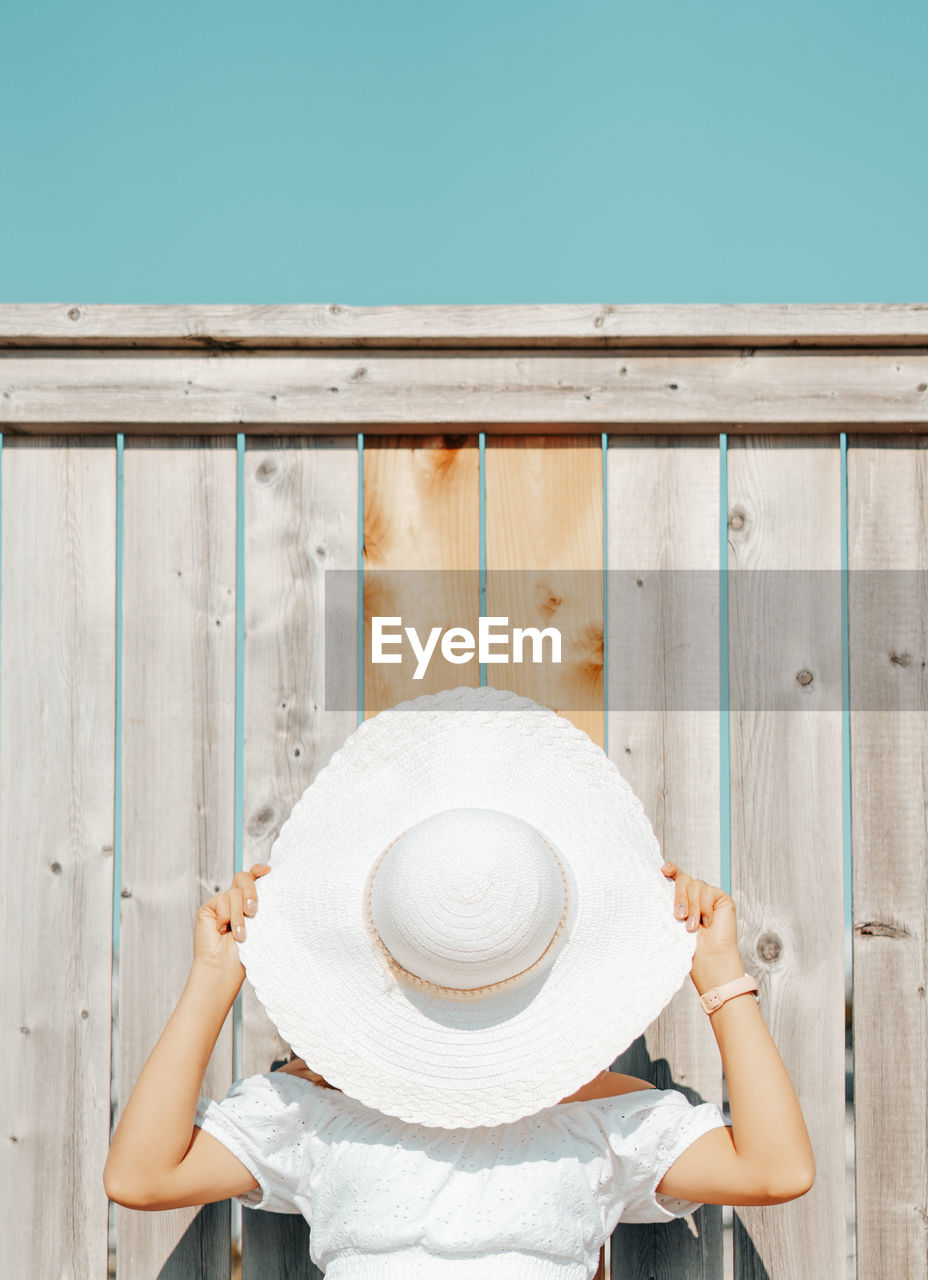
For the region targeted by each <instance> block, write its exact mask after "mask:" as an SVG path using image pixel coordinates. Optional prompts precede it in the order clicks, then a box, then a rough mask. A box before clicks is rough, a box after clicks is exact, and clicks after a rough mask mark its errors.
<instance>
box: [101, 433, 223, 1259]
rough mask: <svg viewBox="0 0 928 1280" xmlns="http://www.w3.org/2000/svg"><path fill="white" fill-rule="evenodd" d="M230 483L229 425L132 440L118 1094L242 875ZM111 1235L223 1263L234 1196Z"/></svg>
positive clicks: (152, 1249)
mask: <svg viewBox="0 0 928 1280" xmlns="http://www.w3.org/2000/svg"><path fill="white" fill-rule="evenodd" d="M235 494H236V458H235V441H234V439H232V440H230V439H228V438H225V439H222V438H220V439H212V440H211V439H209V438H205V439H199V438H198V439H196V440H185V439H179V440H178V439H169V440H165V439H161V440H159V439H156V438H149V437H137V436H133V437H131V438H130V439H129V440H127V442H126V449H125V502H124V525H125V554H124V568H125V575H124V577H125V585H124V606H123V618H124V629H123V637H124V665H123V708H124V712H123V825H122V833H123V848H122V883H123V888H122V903H121V906H122V911H121V926H120V928H121V938H120V997H119V1009H120V1025H119V1098H120V1108H122V1107H124V1106H125V1103H126V1101H127V1099H128V1096H129V1093H130V1092H131V1090H132V1087H133V1085H134V1084H135V1081H136V1080H137V1079H138V1075H139V1072H140V1071H141V1069H142V1067H143V1065H144V1063H145V1060H146V1058H147V1057H148V1055H149V1053H150V1052H151V1050H152V1048H153V1046H154V1044H155V1041H156V1040H157V1038H158V1036H159V1035H160V1033H161V1030H162V1028H163V1027H164V1024H165V1023H166V1021H167V1019H168V1017H169V1016H170V1013H171V1010H172V1009H173V1007H174V1005H175V1004H176V1002H177V999H178V996H179V995H180V993H181V990H182V989H183V985H184V982H185V980H186V976H187V973H188V972H189V968H190V962H191V958H192V948H193V925H194V918H195V915H196V911H197V908H198V907H199V906H200V904H201V903H202V902H204V901H205V900H206V899H207V898H208V897H210V896H211V895H212V894H213V893H215V892H217V891H219V890H222V889H226V888H227V887H228V885H229V882H230V881H231V878H232V873H233V853H234V848H233V841H234V825H233V820H234V746H235V537H236V530H235V523H236V522H235ZM231 1023H232V1019H231V1017H230V1018H229V1019H228V1020H227V1021H226V1023H225V1025H224V1027H223V1029H222V1031H221V1033H220V1036H219V1040H218V1042H217V1045H216V1049H215V1051H214V1053H213V1056H212V1058H211V1059H210V1063H209V1066H208V1068H207V1072H206V1077H205V1080H204V1085H203V1092H204V1093H205V1094H208V1095H209V1096H212V1097H222V1096H224V1094H225V1092H226V1089H227V1087H228V1080H229V1074H230V1065H231V1052H232V1027H231ZM117 1236H118V1240H117V1265H118V1274H119V1280H152V1277H158V1278H159V1280H167V1278H170V1280H174V1278H175V1277H176V1278H177V1280H182V1278H184V1280H185V1278H186V1277H190V1276H198V1275H209V1276H210V1277H216V1280H220V1278H221V1277H223V1276H228V1275H229V1269H230V1251H229V1206H228V1202H220V1203H217V1204H210V1205H204V1206H203V1207H202V1208H199V1209H177V1210H171V1211H167V1212H161V1213H137V1212H134V1211H132V1210H126V1209H120V1210H119V1211H118V1221H117Z"/></svg>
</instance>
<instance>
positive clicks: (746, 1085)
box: [657, 863, 815, 1205]
mask: <svg viewBox="0 0 928 1280" xmlns="http://www.w3.org/2000/svg"><path fill="white" fill-rule="evenodd" d="M665 867H666V869H665V872H664V874H665V875H668V876H670V877H672V878H673V879H674V881H675V882H676V893H675V901H676V904H677V906H680V905H682V904H685V905H686V910H685V911H684V912H683V917H688V921H689V922H693V921H695V927H696V928H698V929H699V936H698V941H697V946H696V953H695V955H694V957H693V965H692V969H691V972H690V977H691V978H692V981H693V985H694V986H695V987H696V990H697V991H698V992H699V994H700V995H704V994H705V992H706V991H708V990H710V989H711V988H712V987H716V986H720V985H722V984H723V983H725V982H729V981H731V980H732V979H733V978H740V977H741V976H742V975H743V973H744V965H743V964H742V961H741V956H740V954H739V951H738V944H737V928H736V924H735V907H734V903H733V902H732V900H731V898H730V897H729V896H728V894H726V893H723V892H722V890H721V889H719V888H717V887H715V886H714V885H707V884H706V883H705V882H704V881H702V880H695V879H694V878H693V877H692V876H688V875H686V874H685V873H683V872H681V871H680V870H679V868H677V866H676V864H675V863H667V864H665ZM677 914H678V915H679V912H678V913H677ZM683 917H681V927H682V919H683ZM701 921H702V923H700V922H701ZM709 1017H710V1021H711V1023H712V1030H713V1031H714V1032H715V1038H716V1042H717V1044H718V1046H719V1053H720V1056H721V1059H722V1068H723V1070H724V1072H725V1078H726V1080H727V1082H728V1102H729V1107H730V1109H731V1121H732V1122H731V1128H730V1129H729V1128H727V1127H726V1128H715V1129H712V1130H711V1131H710V1132H709V1133H704V1134H703V1135H702V1136H701V1137H699V1138H697V1139H696V1140H695V1141H694V1142H693V1143H691V1144H690V1146H689V1147H687V1148H686V1149H685V1150H684V1151H683V1153H682V1154H681V1155H680V1156H678V1157H677V1159H676V1160H675V1161H674V1163H673V1164H672V1165H671V1166H670V1168H669V1169H668V1170H667V1173H666V1174H665V1176H664V1177H663V1179H662V1180H661V1182H660V1183H659V1184H658V1187H657V1189H658V1191H660V1192H663V1193H664V1194H666V1195H669V1196H674V1197H676V1198H678V1199H681V1200H692V1201H697V1202H701V1203H705V1204H731V1205H739V1204H781V1203H782V1202H783V1201H785V1200H795V1199H796V1198H797V1197H798V1196H801V1195H805V1193H806V1192H807V1191H808V1190H810V1188H811V1187H812V1185H813V1182H814V1181H815V1158H814V1155H813V1152H812V1144H811V1142H810V1140H809V1134H808V1131H807V1130H806V1126H805V1121H804V1119H803V1115H802V1110H801V1108H800V1105H799V1099H798V1098H797V1097H796V1092H795V1090H794V1088H793V1085H792V1081H791V1080H790V1078H789V1073H788V1072H787V1070H786V1066H785V1064H784V1062H783V1059H782V1058H781V1057H780V1054H779V1052H778V1050H777V1047H776V1044H775V1043H774V1040H773V1037H772V1036H771V1034H770V1032H769V1031H768V1029H767V1025H766V1023H765V1022H764V1019H763V1015H762V1014H761V1011H760V1008H759V1007H758V1005H757V1003H756V1002H755V1001H754V999H753V998H752V997H751V996H750V995H740V996H736V997H734V998H733V999H731V1000H727V1001H726V1002H725V1003H724V1004H723V1005H720V1006H719V1008H718V1009H716V1010H715V1011H714V1012H713V1013H711V1014H710V1015H709Z"/></svg>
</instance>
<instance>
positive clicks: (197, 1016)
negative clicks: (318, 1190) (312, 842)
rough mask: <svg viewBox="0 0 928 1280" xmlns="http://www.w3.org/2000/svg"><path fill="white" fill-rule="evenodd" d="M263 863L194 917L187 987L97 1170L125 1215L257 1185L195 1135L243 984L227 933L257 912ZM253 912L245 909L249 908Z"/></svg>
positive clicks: (209, 1140)
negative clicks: (214, 1056)
mask: <svg viewBox="0 0 928 1280" xmlns="http://www.w3.org/2000/svg"><path fill="white" fill-rule="evenodd" d="M269 870H270V868H269V867H267V866H266V864H263V863H261V864H258V865H257V866H254V867H252V869H251V872H245V871H239V872H237V873H236V875H235V877H234V879H233V882H232V887H231V888H230V889H229V891H228V892H227V893H223V894H217V895H216V896H215V897H213V898H211V899H210V900H209V901H208V902H206V903H204V904H203V906H202V907H200V909H199V911H198V912H197V917H196V930H195V938H194V958H193V964H192V966H191V969H190V973H189V975H188V977H187V982H186V985H185V986H184V989H183V991H182V993H181V996H180V999H179V1000H178V1002H177V1005H176V1007H175V1009H174V1011H173V1013H172V1014H171V1016H170V1018H169V1019H168V1022H167V1025H166V1026H165V1028H164V1031H163V1032H162V1033H161V1036H160V1038H159V1039H158V1042H157V1044H156V1045H155V1047H154V1049H153V1050H152V1051H151V1054H150V1055H149V1058H148V1061H147V1062H146V1063H145V1066H144V1068H143V1070H142V1073H141V1075H140V1076H139V1078H138V1081H137V1082H136V1085H135V1088H134V1089H133V1090H132V1093H131V1095H130V1097H129V1101H128V1102H127V1103H126V1106H125V1108H124V1110H123V1113H122V1116H121V1117H120V1120H119V1124H118V1125H117V1127H116V1132H115V1133H114V1135H113V1140H112V1143H111V1145H110V1150H109V1155H108V1156H107V1159H106V1164H105V1166H104V1169H103V1187H104V1190H105V1191H106V1194H107V1196H108V1197H109V1199H110V1200H115V1201H116V1203H117V1204H122V1205H125V1206H126V1207H127V1208H131V1209H170V1208H176V1207H179V1206H181V1205H193V1204H209V1203H210V1202H211V1201H214V1200H225V1199H227V1198H228V1197H229V1196H233V1195H240V1194H242V1193H243V1192H245V1191H249V1190H251V1189H253V1188H254V1187H256V1186H257V1185H258V1184H257V1182H256V1181H255V1179H254V1177H253V1176H252V1175H251V1173H249V1171H248V1170H247V1169H246V1168H245V1166H244V1165H243V1164H242V1163H241V1161H240V1160H239V1159H238V1158H237V1157H236V1156H234V1155H233V1154H232V1153H231V1152H230V1151H229V1150H228V1149H227V1148H226V1147H225V1146H224V1145H223V1144H222V1143H221V1142H219V1141H217V1140H216V1139H215V1138H213V1137H212V1136H211V1135H210V1134H207V1133H204V1132H203V1131H202V1130H201V1129H198V1128H195V1127H194V1123H193V1121H194V1117H195V1115H196V1108H197V1102H198V1101H199V1098H200V1093H201V1090H202V1087H203V1078H204V1076H205V1074H206V1067H207V1064H208V1062H209V1059H210V1054H211V1053H212V1051H213V1049H214V1047H215V1045H216V1040H217V1039H218V1036H219V1032H220V1030H221V1028H222V1025H223V1023H224V1022H225V1020H226V1016H227V1015H228V1012H229V1010H230V1009H231V1008H232V1004H233V1002H234V1000H235V997H236V995H237V994H238V992H239V989H240V987H241V985H242V982H243V980H244V977H245V969H244V967H243V965H242V963H241V961H240V960H239V958H238V948H237V946H236V943H235V937H234V935H233V930H234V929H236V928H238V927H241V930H242V936H243V935H244V927H245V920H244V916H245V914H248V915H253V914H254V912H255V910H256V909H257V890H256V888H255V880H256V878H257V877H259V876H261V875H266V874H267V871H269ZM249 899H250V900H251V901H252V902H254V904H255V906H254V908H252V907H251V906H248V907H247V908H246V906H245V903H246V901H247V900H249Z"/></svg>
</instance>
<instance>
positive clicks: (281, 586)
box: [242, 438, 358, 1280]
mask: <svg viewBox="0 0 928 1280" xmlns="http://www.w3.org/2000/svg"><path fill="white" fill-rule="evenodd" d="M244 496H245V508H244V510H245V538H244V548H245V601H246V613H245V617H246V628H247V634H246V642H245V707H244V714H245V742H244V749H245V754H244V760H243V772H244V833H243V856H242V865H243V866H244V867H245V868H248V867H251V866H252V865H253V864H254V863H256V862H266V861H267V860H268V858H269V857H270V852H271V846H272V845H273V842H274V840H275V838H276V836H277V833H278V832H279V830H280V828H281V826H282V824H283V822H284V821H285V819H286V818H287V816H288V814H289V812H290V810H291V809H292V807H293V805H294V804H295V803H296V801H297V800H298V799H299V797H300V796H301V795H302V793H303V791H304V790H305V789H306V787H308V786H309V785H310V783H311V782H312V780H313V778H314V777H315V776H316V774H317V773H318V772H319V770H320V769H321V768H322V766H323V765H324V764H325V763H326V761H327V760H328V759H329V757H330V756H331V754H332V752H333V751H334V750H335V749H336V748H337V747H338V746H339V745H340V744H341V743H342V742H343V741H344V739H345V738H346V737H347V736H348V734H349V733H351V731H352V730H353V729H354V727H355V725H356V723H357V711H356V709H355V707H348V708H344V707H343V708H341V709H338V708H336V709H331V710H330V709H328V708H327V706H326V688H325V657H326V654H325V641H326V627H325V620H326V619H325V608H326V582H325V577H326V572H327V571H328V570H336V571H340V572H342V573H345V572H350V571H353V570H355V569H356V567H357V563H358V453H357V442H356V440H355V439H354V438H352V439H326V438H317V439H312V440H309V439H300V438H296V439H274V440H268V441H261V442H256V441H248V442H247V447H246V450H245V495H244ZM355 594H356V593H355ZM336 632H337V649H338V653H339V660H340V661H341V662H343V663H344V664H345V665H346V667H347V670H348V673H349V679H351V680H352V683H353V687H354V688H355V689H356V688H357V676H356V672H357V610H356V609H355V610H354V612H353V613H351V614H350V615H340V617H339V622H338V627H337V628H334V629H333V628H330V632H329V636H330V640H331V639H332V638H333V637H335V636H336ZM355 705H356V704H355ZM258 896H259V901H260V882H259V886H258ZM246 927H247V925H246ZM242 1039H243V1043H242V1074H243V1075H251V1074H253V1073H255V1072H263V1071H269V1070H270V1069H271V1064H272V1062H273V1061H274V1059H275V1058H279V1057H287V1056H289V1048H290V1047H289V1045H285V1044H284V1042H283V1041H282V1040H281V1038H280V1036H279V1035H278V1034H277V1031H276V1029H275V1028H274V1026H273V1024H272V1023H271V1021H270V1019H269V1018H268V1016H267V1014H266V1013H265V1012H264V1008H263V1006H262V1005H261V1004H259V1002H258V1000H257V998H256V997H255V994H254V991H253V990H252V988H251V986H250V984H249V983H248V981H247V979H246V981H245V983H244V985H243V988H242ZM309 1065H310V1066H313V1064H312V1063H310V1064H309ZM314 1069H315V1068H314ZM242 1227H243V1242H242V1243H243V1258H242V1274H243V1277H244V1280H276V1278H277V1277H281V1278H282V1277H284V1276H286V1277H288V1278H289V1280H301V1278H305V1280H313V1278H314V1277H319V1276H321V1274H322V1273H321V1272H320V1271H318V1270H317V1268H315V1267H314V1266H313V1265H312V1263H311V1261H310V1257H309V1227H308V1226H307V1224H306V1223H305V1222H304V1221H303V1219H302V1218H298V1217H295V1216H293V1215H289V1214H288V1215H283V1214H281V1215H277V1214H268V1213H263V1212H256V1211H253V1210H249V1209H243V1210H242Z"/></svg>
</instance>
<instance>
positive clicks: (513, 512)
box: [485, 435, 605, 746]
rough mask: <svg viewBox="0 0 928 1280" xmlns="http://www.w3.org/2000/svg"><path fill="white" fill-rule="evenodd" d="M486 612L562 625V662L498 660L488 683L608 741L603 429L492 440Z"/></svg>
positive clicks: (522, 623) (536, 623) (488, 457)
mask: <svg viewBox="0 0 928 1280" xmlns="http://www.w3.org/2000/svg"><path fill="white" fill-rule="evenodd" d="M485 452H486V538H487V546H486V560H487V613H488V614H489V615H491V616H501V617H508V618H509V620H510V624H513V623H514V624H515V625H518V626H535V627H539V628H544V627H556V628H558V629H559V630H560V632H561V635H562V642H563V647H562V655H561V665H560V666H559V667H558V666H552V664H551V662H550V658H549V656H548V654H549V651H548V650H545V654H546V660H545V662H544V664H543V665H538V666H536V665H534V664H533V663H530V662H528V661H526V662H524V663H523V664H521V665H516V664H514V663H509V664H507V665H505V666H504V665H490V666H488V667H487V684H490V685H495V686H496V687H497V688H501V689H512V690H513V691H514V692H516V693H520V694H523V695H524V696H526V697H529V698H534V699H536V701H538V702H541V703H544V704H545V705H546V706H549V707H551V708H552V709H553V710H555V711H557V712H558V713H559V714H561V715H564V716H566V717H567V718H568V719H570V720H571V721H573V723H574V724H576V725H577V726H578V727H579V728H581V729H583V730H584V731H585V732H586V733H587V734H589V736H590V737H591V738H592V739H593V741H594V742H597V743H598V744H599V745H600V746H602V745H603V741H604V731H605V722H604V713H603V595H602V570H603V476H602V445H601V442H600V437H599V436H590V435H573V436H492V437H490V438H489V439H488V440H487V445H486V451H485Z"/></svg>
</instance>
